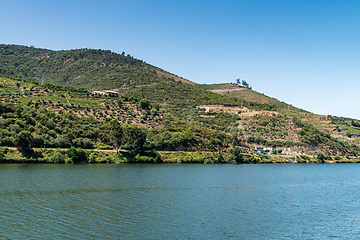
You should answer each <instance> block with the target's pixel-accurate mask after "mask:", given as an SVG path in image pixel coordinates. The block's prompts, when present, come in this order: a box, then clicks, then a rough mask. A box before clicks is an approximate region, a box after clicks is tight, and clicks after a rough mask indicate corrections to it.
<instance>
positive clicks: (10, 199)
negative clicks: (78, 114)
mask: <svg viewBox="0 0 360 240" xmlns="http://www.w3.org/2000/svg"><path fill="white" fill-rule="evenodd" d="M0 179H1V185H0V207H1V212H2V213H1V216H0V217H1V218H0V219H1V224H0V238H1V239H241V238H242V239H329V238H334V239H354V238H359V236H360V232H359V230H360V227H359V226H360V220H359V216H360V181H359V179H360V164H269V165H246V164H242V165H232V164H224V165H220V164H218V165H200V164H199V165H197V164H182V165H176V164H138V165H135V164H123V165H119V164H103V165H102V164H94V165H92V164H84V165H50V164H1V165H0Z"/></svg>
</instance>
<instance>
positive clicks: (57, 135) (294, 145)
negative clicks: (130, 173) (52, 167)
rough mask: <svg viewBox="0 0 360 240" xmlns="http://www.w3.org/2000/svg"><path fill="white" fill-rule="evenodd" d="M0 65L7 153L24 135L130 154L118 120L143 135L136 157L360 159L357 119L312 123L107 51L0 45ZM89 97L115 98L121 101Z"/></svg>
mask: <svg viewBox="0 0 360 240" xmlns="http://www.w3.org/2000/svg"><path fill="white" fill-rule="evenodd" d="M0 56H1V58H0V59H1V60H0V73H1V75H3V76H4V77H2V78H1V79H0V100H1V102H2V106H1V109H0V110H1V111H0V113H1V119H0V121H1V126H2V129H1V132H0V139H1V143H0V144H1V145H3V146H15V145H16V141H15V139H16V137H17V136H18V135H19V134H20V132H22V131H23V130H25V131H29V132H31V134H32V136H33V137H34V138H35V139H37V141H36V142H34V147H41V146H44V145H45V146H49V147H54V148H56V147H79V148H85V144H86V146H88V147H89V146H90V147H91V148H99V147H106V148H115V147H116V146H117V144H121V146H122V148H123V149H125V150H126V149H127V150H131V149H132V147H131V146H134V145H133V144H135V143H134V141H133V140H134V139H136V137H135V135H134V136H132V137H128V138H122V139H121V140H119V141H120V142H118V143H116V144H115V143H114V141H113V140H112V139H111V138H110V137H109V131H110V130H109V129H111V126H110V125H109V123H110V122H111V121H112V120H115V121H116V122H117V123H119V124H120V126H123V128H124V131H125V130H126V129H128V128H129V129H130V128H133V130H134V131H135V130H136V131H137V129H140V130H139V131H140V132H142V131H144V134H145V135H144V136H146V137H145V139H144V142H143V143H141V149H142V150H151V149H154V150H159V151H163V150H165V151H181V150H185V151H209V152H223V153H231V152H232V151H233V149H236V148H239V149H240V150H241V151H242V153H247V152H249V151H253V147H255V146H267V147H272V148H273V149H278V150H282V151H283V152H284V153H285V152H286V153H290V154H297V155H300V154H301V155H314V154H317V153H319V152H321V153H323V154H325V155H329V156H335V155H341V156H343V155H346V154H347V155H352V156H354V157H355V156H358V155H360V148H359V144H360V138H359V136H360V123H359V122H358V121H357V120H355V119H347V118H338V117H334V116H321V115H316V114H312V113H309V112H307V111H305V110H302V109H299V108H296V107H293V106H291V105H288V104H286V103H284V102H281V101H278V100H277V99H274V98H270V97H268V96H266V95H264V94H261V93H258V92H256V91H253V90H252V89H249V88H243V87H237V86H234V85H231V84H227V83H224V84H214V85H204V84H202V85H199V84H195V83H193V82H190V81H188V80H185V79H182V78H179V77H177V76H175V75H173V74H170V73H168V72H166V71H164V70H162V69H160V68H157V67H154V66H151V65H149V64H147V63H145V62H144V61H142V60H138V59H135V58H133V57H131V56H129V55H125V54H116V53H112V52H110V51H104V50H92V49H79V50H69V51H51V50H45V49H36V48H29V47H24V46H14V45H0ZM93 89H100V90H103V89H115V90H116V91H118V92H119V94H120V97H109V96H101V95H94V94H91V90H93ZM17 109H21V111H22V113H20V112H19V110H17ZM29 119H30V122H29ZM31 119H32V120H31ZM30 123H31V124H30ZM29 124H30V125H29ZM130 126H133V127H130ZM136 131H135V132H136ZM135 142H136V141H135ZM330 158H331V157H330ZM204 159H205V158H203V161H205V160H204ZM228 161H230V160H229V159H228Z"/></svg>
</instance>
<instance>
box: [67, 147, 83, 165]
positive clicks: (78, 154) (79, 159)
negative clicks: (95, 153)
mask: <svg viewBox="0 0 360 240" xmlns="http://www.w3.org/2000/svg"><path fill="white" fill-rule="evenodd" d="M66 153H67V155H68V156H69V157H70V158H71V160H72V162H73V163H83V162H87V158H88V157H87V154H86V152H85V150H84V149H81V148H74V147H71V148H70V149H69V150H67V151H66Z"/></svg>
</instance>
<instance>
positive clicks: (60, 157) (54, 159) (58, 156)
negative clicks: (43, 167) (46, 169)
mask: <svg viewBox="0 0 360 240" xmlns="http://www.w3.org/2000/svg"><path fill="white" fill-rule="evenodd" d="M49 163H57V164H59V163H65V155H64V154H62V153H61V152H60V151H56V152H55V153H54V154H53V155H52V156H51V157H50V158H49Z"/></svg>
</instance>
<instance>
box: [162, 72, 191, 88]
mask: <svg viewBox="0 0 360 240" xmlns="http://www.w3.org/2000/svg"><path fill="white" fill-rule="evenodd" d="M156 74H157V75H158V76H162V77H166V78H174V80H175V81H180V82H183V83H187V84H190V85H195V84H196V83H194V82H192V81H190V80H187V79H184V78H181V77H177V76H175V75H173V74H171V73H165V72H162V71H159V70H156Z"/></svg>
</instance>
